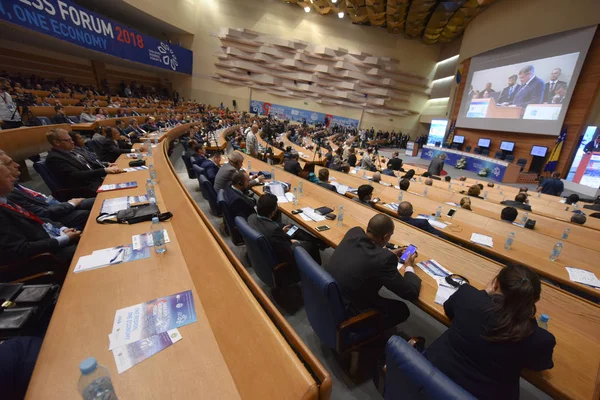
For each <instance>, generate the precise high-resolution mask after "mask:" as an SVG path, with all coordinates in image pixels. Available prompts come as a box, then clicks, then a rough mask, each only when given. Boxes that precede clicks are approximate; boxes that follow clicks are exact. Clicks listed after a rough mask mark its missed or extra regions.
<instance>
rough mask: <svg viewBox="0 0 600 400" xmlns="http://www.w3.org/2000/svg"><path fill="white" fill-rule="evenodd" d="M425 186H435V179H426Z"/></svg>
mask: <svg viewBox="0 0 600 400" xmlns="http://www.w3.org/2000/svg"><path fill="white" fill-rule="evenodd" d="M425 185H427V186H433V179H431V178H427V179H425Z"/></svg>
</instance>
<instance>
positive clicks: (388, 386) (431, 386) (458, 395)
mask: <svg viewBox="0 0 600 400" xmlns="http://www.w3.org/2000/svg"><path fill="white" fill-rule="evenodd" d="M385 361H386V376H385V395H384V397H385V400H417V399H418V400H422V399H427V400H475V397H473V396H472V395H471V394H470V393H468V392H467V391H466V390H464V389H463V388H462V387H460V386H459V385H457V384H456V383H454V381H452V380H451V379H450V378H448V377H447V376H446V375H444V374H443V373H442V372H440V370H438V369H437V368H435V367H434V366H433V365H432V364H431V363H430V362H429V361H428V360H427V359H426V358H425V357H423V355H421V354H420V353H419V352H418V351H417V350H415V349H414V348H413V347H412V346H411V345H410V344H408V343H407V342H406V341H405V340H404V339H402V338H401V337H399V336H392V337H391V338H390V340H388V342H387V345H386V348H385Z"/></svg>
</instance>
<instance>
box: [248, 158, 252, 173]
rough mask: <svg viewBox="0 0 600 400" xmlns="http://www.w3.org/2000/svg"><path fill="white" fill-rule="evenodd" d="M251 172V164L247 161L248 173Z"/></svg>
mask: <svg viewBox="0 0 600 400" xmlns="http://www.w3.org/2000/svg"><path fill="white" fill-rule="evenodd" d="M250 172H252V163H251V162H250V160H248V173H250Z"/></svg>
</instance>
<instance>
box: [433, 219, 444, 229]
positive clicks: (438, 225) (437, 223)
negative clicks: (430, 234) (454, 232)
mask: <svg viewBox="0 0 600 400" xmlns="http://www.w3.org/2000/svg"><path fill="white" fill-rule="evenodd" d="M429 225H431V226H433V227H435V228H438V229H444V228H445V227H447V226H448V224H445V223H443V222H440V221H436V220H435V219H430V220H429Z"/></svg>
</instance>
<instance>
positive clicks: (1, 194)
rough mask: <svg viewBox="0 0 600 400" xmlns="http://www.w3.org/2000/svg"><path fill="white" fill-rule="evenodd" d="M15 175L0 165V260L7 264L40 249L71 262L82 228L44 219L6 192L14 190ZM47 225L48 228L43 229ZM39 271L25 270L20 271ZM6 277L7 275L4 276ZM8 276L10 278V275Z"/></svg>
mask: <svg viewBox="0 0 600 400" xmlns="http://www.w3.org/2000/svg"><path fill="white" fill-rule="evenodd" d="M14 184H15V178H13V176H12V175H11V174H10V171H9V170H8V168H7V167H6V166H4V164H1V165H0V260H1V261H0V262H1V263H2V264H10V263H14V262H17V261H23V260H27V259H28V258H31V257H33V256H36V255H38V254H42V253H53V254H55V255H56V256H57V257H58V258H59V259H61V260H63V261H65V263H70V261H71V259H72V258H73V254H74V253H75V245H74V243H76V242H77V241H78V240H79V237H80V236H81V232H80V231H78V230H75V229H72V228H65V227H62V226H61V225H60V224H52V223H51V222H48V221H43V220H42V219H41V218H40V217H38V216H37V215H35V214H32V213H30V212H29V211H27V210H25V209H24V208H22V207H20V206H19V205H17V204H16V203H13V202H12V201H10V200H8V199H7V198H6V196H7V195H8V194H9V193H10V192H12V191H13V190H14ZM46 229H48V230H46ZM30 272H31V273H35V272H38V271H24V273H23V275H26V274H29V273H30ZM4 278H6V277H4ZM9 280H10V278H9Z"/></svg>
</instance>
